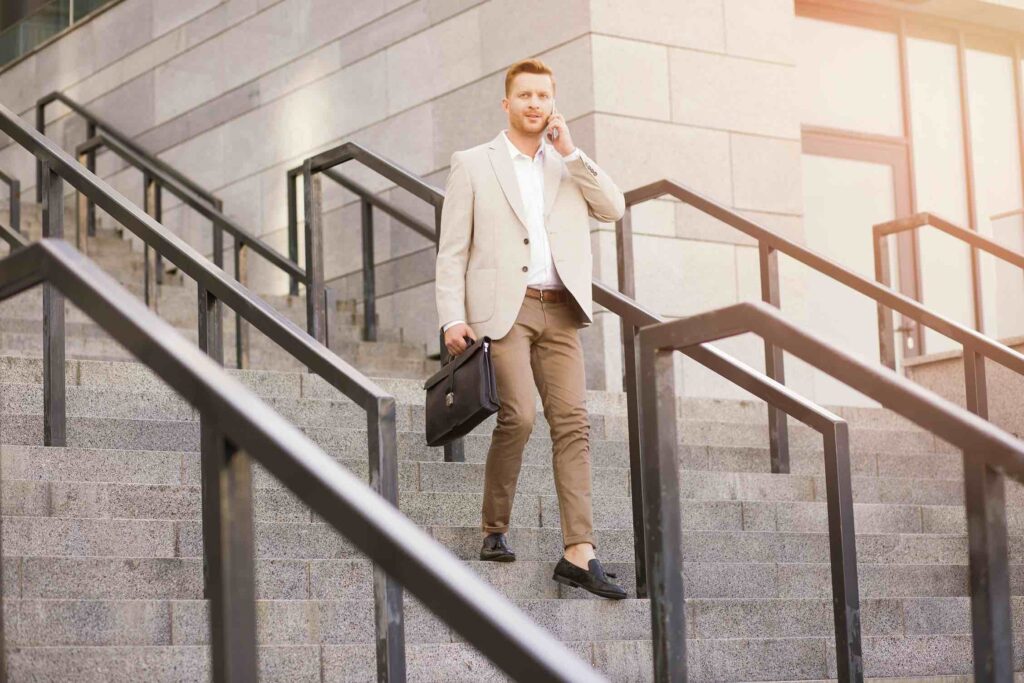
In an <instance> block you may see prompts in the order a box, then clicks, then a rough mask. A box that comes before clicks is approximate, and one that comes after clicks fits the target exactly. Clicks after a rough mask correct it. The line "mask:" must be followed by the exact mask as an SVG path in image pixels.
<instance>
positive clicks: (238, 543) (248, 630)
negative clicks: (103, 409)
mask: <svg viewBox="0 0 1024 683" xmlns="http://www.w3.org/2000/svg"><path fill="white" fill-rule="evenodd" d="M198 304H199V343H200V347H201V348H202V349H203V351H205V352H206V353H207V354H208V355H209V356H210V357H211V358H213V359H214V360H215V361H217V362H218V363H220V362H221V361H222V360H223V353H224V349H223V337H222V335H221V311H220V304H219V302H218V301H217V299H216V298H215V297H214V296H213V295H211V294H210V293H208V292H207V291H206V289H205V288H203V287H201V286H200V287H199V293H198ZM200 441H201V443H200V448H201V453H200V458H201V471H202V474H201V482H202V505H203V512H202V515H203V569H204V578H205V591H206V597H207V598H209V600H210V644H211V649H212V659H213V667H212V668H213V680H215V681H231V682H232V683H242V682H243V681H255V680H256V679H257V677H258V667H257V652H256V571H255V532H254V528H253V505H252V464H251V462H250V459H249V456H248V455H247V454H246V453H245V452H243V451H240V450H238V449H237V448H235V446H234V445H233V444H232V443H230V442H229V441H228V440H227V439H226V438H225V437H224V433H223V432H222V431H221V430H220V428H219V426H218V425H217V423H216V422H215V421H214V419H213V418H212V417H211V416H209V415H206V414H202V415H201V416H200Z"/></svg>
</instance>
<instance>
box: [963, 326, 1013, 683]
mask: <svg viewBox="0 0 1024 683" xmlns="http://www.w3.org/2000/svg"><path fill="white" fill-rule="evenodd" d="M964 379H965V382H966V388H967V409H968V410H969V411H971V412H972V413H974V414H975V415H978V416H979V417H982V418H985V419H988V391H987V386H986V378H985V359H984V357H983V356H981V355H980V354H979V353H977V352H976V351H975V350H974V349H972V348H970V347H969V346H965V347H964ZM963 461H964V507H965V508H966V513H967V545H968V552H969V565H970V575H971V630H972V639H973V645H974V680H976V681H985V682H987V681H1012V680H1013V676H1014V673H1013V621H1012V614H1011V610H1010V574H1009V557H1008V548H1007V540H1006V499H1005V485H1004V480H1003V475H1002V473H1000V472H997V471H996V470H994V469H993V468H992V467H990V466H988V465H987V464H986V463H985V462H984V461H983V460H981V458H978V457H972V454H971V453H967V452H964V456H963Z"/></svg>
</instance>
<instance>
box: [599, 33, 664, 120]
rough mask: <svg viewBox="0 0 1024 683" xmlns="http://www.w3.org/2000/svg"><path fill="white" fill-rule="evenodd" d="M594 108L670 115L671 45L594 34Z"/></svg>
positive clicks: (655, 116)
mask: <svg viewBox="0 0 1024 683" xmlns="http://www.w3.org/2000/svg"><path fill="white" fill-rule="evenodd" d="M592 46H593V47H592V50H593V53H594V58H593V59H594V67H593V74H594V108H595V109H597V110H598V111H600V112H608V113H612V114H622V115H624V116H640V117H643V118H649V119H659V120H664V121H667V120H668V119H669V116H670V114H669V111H670V109H669V99H670V97H669V92H670V88H669V77H668V52H669V51H668V48H666V47H664V46H662V45H654V44H651V43H645V42H640V41H636V40H626V39H622V38H610V37H607V36H601V35H594V36H593V37H592Z"/></svg>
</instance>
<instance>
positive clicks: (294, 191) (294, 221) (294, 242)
mask: <svg viewBox="0 0 1024 683" xmlns="http://www.w3.org/2000/svg"><path fill="white" fill-rule="evenodd" d="M298 182H299V175H298V174H297V173H290V172H289V173H288V258H289V259H291V262H292V263H294V264H296V265H298V263H299V197H298V188H297V187H296V183H298ZM288 293H289V294H291V295H292V296H298V294H299V281H298V279H297V278H295V277H294V276H292V277H290V278H289V279H288Z"/></svg>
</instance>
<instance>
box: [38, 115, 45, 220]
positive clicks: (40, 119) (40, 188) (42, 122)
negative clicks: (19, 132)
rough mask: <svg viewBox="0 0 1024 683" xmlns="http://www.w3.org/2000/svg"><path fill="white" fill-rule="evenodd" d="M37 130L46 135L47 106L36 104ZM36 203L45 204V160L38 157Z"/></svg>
mask: <svg viewBox="0 0 1024 683" xmlns="http://www.w3.org/2000/svg"><path fill="white" fill-rule="evenodd" d="M36 130H37V131H39V132H40V133H42V134H43V135H46V105H45V104H42V103H41V102H36ZM36 203H37V204H42V203H43V160H42V159H41V158H40V157H38V156H37V157H36Z"/></svg>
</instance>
